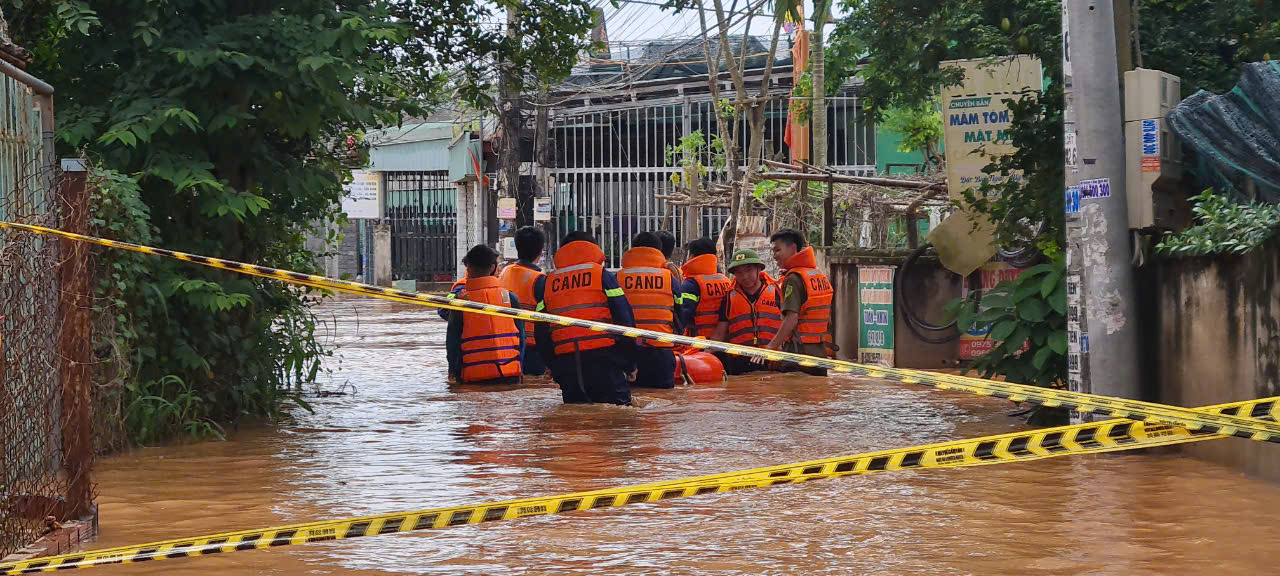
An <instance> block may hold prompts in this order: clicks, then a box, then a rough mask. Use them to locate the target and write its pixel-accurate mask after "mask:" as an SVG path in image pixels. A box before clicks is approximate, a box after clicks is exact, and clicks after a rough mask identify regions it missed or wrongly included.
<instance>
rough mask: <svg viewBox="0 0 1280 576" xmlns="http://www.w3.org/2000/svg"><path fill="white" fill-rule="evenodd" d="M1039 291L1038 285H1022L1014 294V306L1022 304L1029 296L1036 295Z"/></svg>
mask: <svg viewBox="0 0 1280 576" xmlns="http://www.w3.org/2000/svg"><path fill="white" fill-rule="evenodd" d="M1039 291H1040V286H1039V285H1038V284H1032V283H1026V284H1022V285H1021V286H1018V289H1017V290H1015V291H1014V292H1013V302H1014V304H1017V303H1018V302H1022V301H1023V300H1026V299H1027V297H1028V296H1031V295H1033V294H1036V293H1038V292H1039Z"/></svg>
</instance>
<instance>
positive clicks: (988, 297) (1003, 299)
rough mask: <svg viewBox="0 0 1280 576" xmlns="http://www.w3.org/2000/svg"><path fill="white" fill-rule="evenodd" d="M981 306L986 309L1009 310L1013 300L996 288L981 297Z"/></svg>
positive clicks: (1002, 290)
mask: <svg viewBox="0 0 1280 576" xmlns="http://www.w3.org/2000/svg"><path fill="white" fill-rule="evenodd" d="M982 305H983V306H986V307H988V308H1009V307H1011V306H1013V299H1012V298H1010V297H1009V294H1007V293H1006V292H1004V289H1002V288H999V287H997V288H996V289H993V290H991V291H989V292H987V293H986V294H983V295H982Z"/></svg>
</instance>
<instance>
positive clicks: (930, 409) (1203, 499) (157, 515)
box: [95, 301, 1280, 576]
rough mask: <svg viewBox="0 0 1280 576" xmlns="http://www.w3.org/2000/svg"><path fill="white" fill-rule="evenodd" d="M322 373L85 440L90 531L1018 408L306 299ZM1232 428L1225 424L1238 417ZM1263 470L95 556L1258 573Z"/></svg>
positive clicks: (164, 532) (1084, 467)
mask: <svg viewBox="0 0 1280 576" xmlns="http://www.w3.org/2000/svg"><path fill="white" fill-rule="evenodd" d="M324 314H325V317H326V319H327V320H328V321H329V322H330V324H331V325H332V327H333V329H334V330H335V331H336V335H335V343H336V344H338V345H339V346H340V350H339V353H338V356H339V357H340V362H339V361H335V362H333V364H332V367H333V368H334V369H335V373H334V381H333V382H332V383H330V384H327V385H326V389H330V390H332V389H337V388H338V387H339V386H340V385H343V384H346V385H347V386H346V388H345V390H346V391H347V392H348V394H347V395H342V396H331V397H325V398H316V399H315V400H314V401H313V402H312V404H313V407H314V409H315V412H314V413H307V412H304V411H301V410H299V411H297V412H296V419H295V421H293V422H289V423H286V424H281V425H279V426H278V427H272V428H259V429H250V430H245V429H241V430H239V431H237V432H236V433H234V434H233V435H232V438H231V440H230V441H228V442H210V443H205V444H199V445H196V446H184V447H176V446H175V447H165V448H152V449H145V450H138V451H135V452H132V453H129V454H126V455H123V456H119V457H115V458H111V459H107V460H106V461H104V462H102V465H101V470H100V471H99V473H98V476H97V481H98V483H99V484H98V489H99V492H100V497H99V504H100V512H101V529H102V537H101V539H100V541H99V542H97V543H96V544H95V547H100V546H117V545H124V544H130V543H137V542H143V541H148V540H156V539H163V538H175V537H182V536H188V535H197V534H202V533H208V532H214V531H224V530H231V529H245V528H255V527H262V526H269V525H275V524H283V523H292V522H303V521H310V520H318V519H324V518H332V517H340V516H348V515H364V514H375V513H384V512H392V511H398V510H410V509H420V508H429V507H436V506H448V505H458V504H463V503H472V502H477V501H488V500H499V499H506V498H515V497H528V496H538V495H549V494H553V493H558V492H567V491H575V490H588V489H597V488H605V487H610V486H618V485H624V484H633V483H639V482H648V481H655V480H666V479H673V478H679V477H684V476H690V475H698V474H708V473H714V472H723V471H728V470H735V469H741V468H751V467H757V466H764V465H770V464H780V463H786V462H793V461H799V460H805V459H811V458H819V457H826V456H833V455H838V454H852V453H857V452H865V451H871V450H878V449H884V448H891V447H900V446H907V445H912V444H921V443H928V442H937V441H942V440H946V439H958V438H964V437H971V436H980V435H985V434H996V433H1003V432H1009V431H1011V430H1014V429H1017V427H1018V422H1019V421H1018V420H1015V419H1013V418H1009V417H1007V416H1005V415H1004V413H1005V412H1007V411H1009V410H1010V408H1011V405H1010V404H1008V403H1005V402H1000V401H995V400H991V399H981V398H974V397H970V396H966V395H961V394H955V393H942V392H933V391H929V390H927V389H924V388H904V387H901V386H898V385H894V384H892V383H886V382H879V381H874V380H867V379H854V378H843V377H834V378H831V379H824V378H816V377H811V376H801V375H787V376H781V375H767V376H759V375H753V376H744V377H738V378H734V379H731V380H730V381H729V382H727V383H725V384H723V385H715V386H703V387H697V388H682V389H676V390H664V391H653V390H641V391H639V392H637V394H636V396H637V398H638V399H639V400H640V402H639V403H641V404H643V407H642V408H622V407H616V406H582V405H576V406H564V405H562V404H561V403H560V399H559V396H560V395H559V390H558V389H557V388H556V387H555V386H554V384H552V383H550V382H549V381H548V382H541V383H537V384H533V385H529V386H526V387H524V388H520V389H514V390H512V389H507V390H504V391H492V390H488V389H484V388H476V387H455V388H454V389H452V390H451V389H450V388H449V386H448V385H447V384H446V382H445V366H446V363H445V355H444V323H443V322H441V321H440V320H439V319H438V317H436V315H435V312H434V311H432V310H429V309H425V308H414V307H406V306H401V305H395V304H387V303H378V302H368V301H346V302H340V303H335V304H331V305H328V306H327V307H326V308H324ZM1244 441H1245V440H1238V439H1230V440H1219V442H1244ZM1278 504H1280V487H1277V486H1275V485H1271V484H1267V483H1264V482H1261V481H1257V480H1253V479H1249V478H1245V477H1242V476H1240V475H1239V474H1236V473H1234V472H1231V471H1230V470H1227V469H1225V468H1222V467H1218V466H1214V465H1210V464H1205V463H1202V462H1199V461H1195V460H1191V459H1189V458H1183V457H1180V456H1177V455H1173V454H1168V453H1147V454H1142V455H1129V454H1118V455H1103V456H1086V457H1076V458H1064V459H1057V460H1048V461H1042V462H1034V463H1027V464H1011V465H1003V466H995V467H986V468H976V469H958V470H935V471H908V472H893V473H887V474H881V475H876V476H868V477H851V478H844V479H836V480H825V481H820V482H811V483H805V484H803V485H793V486H780V487H776V488H769V489H761V490H749V491H743V492H736V493H732V494H717V495H709V496H703V497H697V498H687V499H678V500H673V501H668V502H664V503H662V504H660V505H659V504H649V505H637V506H629V507H626V508H621V509H614V510H597V511H591V512H579V513H575V514H571V515H559V516H549V517H540V518H530V519H524V520H515V521H509V522H499V523H493V524H485V525H482V526H464V527H459V528H451V529H447V530H441V531H434V532H423V533H411V534H402V535H396V536H381V537H376V538H368V539H359V540H351V541H346V542H328V543H323V544H313V545H307V546H299V547H292V548H285V549H280V550H271V551H256V552H240V553H235V554H223V555H218V556H211V557H207V558H201V559H195V560H175V561H165V562H160V563H154V564H140V565H129V566H118V567H109V568H95V570H98V571H102V572H103V573H104V574H122V573H125V572H129V573H138V574H191V575H199V576H224V575H225V576H230V575H247V574H350V573H359V574H446V573H447V574H495V573H503V574H507V573H516V574H541V573H578V574H654V573H663V572H667V573H680V574H761V573H771V574H778V573H801V574H858V573H873V572H877V573H878V572H889V573H896V574H1028V573H1039V574H1165V573H1169V572H1171V571H1178V572H1182V573H1202V572H1210V571H1212V572H1214V573H1217V574H1258V573H1263V572H1271V571H1273V570H1274V567H1275V566H1276V565H1277V564H1278V563H1280V549H1278V548H1277V547H1275V546H1274V545H1273V544H1274V543H1275V542H1276V541H1278V540H1280V519H1278V518H1277V516H1276V515H1275V514H1274V512H1275V510H1276V509H1277V505H1278Z"/></svg>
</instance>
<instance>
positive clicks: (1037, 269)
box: [1018, 264, 1053, 279]
mask: <svg viewBox="0 0 1280 576" xmlns="http://www.w3.org/2000/svg"><path fill="white" fill-rule="evenodd" d="M1052 271H1053V266H1052V265H1049V264H1036V265H1035V266H1032V267H1030V268H1027V269H1026V270H1023V271H1022V273H1021V274H1018V278H1019V279H1023V278H1026V279H1031V278H1034V277H1036V276H1039V275H1041V274H1046V273H1048V272H1052Z"/></svg>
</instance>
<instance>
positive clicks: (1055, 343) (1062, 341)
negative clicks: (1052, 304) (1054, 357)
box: [1049, 330, 1067, 354]
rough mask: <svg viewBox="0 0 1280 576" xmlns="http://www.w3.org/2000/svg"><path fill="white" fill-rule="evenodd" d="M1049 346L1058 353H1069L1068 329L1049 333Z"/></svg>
mask: <svg viewBox="0 0 1280 576" xmlns="http://www.w3.org/2000/svg"><path fill="white" fill-rule="evenodd" d="M1049 348H1050V349H1052V350H1053V351H1054V352H1055V353H1057V354H1066V353H1067V331H1066V330H1056V331H1054V332H1053V333H1052V334H1049Z"/></svg>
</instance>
